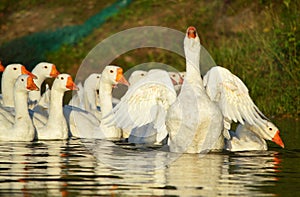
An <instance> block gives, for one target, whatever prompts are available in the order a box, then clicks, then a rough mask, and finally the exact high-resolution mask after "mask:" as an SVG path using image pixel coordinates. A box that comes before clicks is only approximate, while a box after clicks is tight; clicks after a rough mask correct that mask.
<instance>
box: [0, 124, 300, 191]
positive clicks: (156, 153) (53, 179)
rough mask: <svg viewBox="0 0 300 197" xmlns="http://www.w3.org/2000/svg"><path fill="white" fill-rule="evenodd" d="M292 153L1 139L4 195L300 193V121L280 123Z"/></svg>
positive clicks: (271, 147)
mask: <svg viewBox="0 0 300 197" xmlns="http://www.w3.org/2000/svg"><path fill="white" fill-rule="evenodd" d="M275 123H276V124H277V125H278V127H279V128H281V135H282V138H283V140H284V142H285V145H286V148H285V149H281V148H280V147H278V146H277V145H275V144H273V143H268V144H269V150H268V151H252V152H239V153H228V152H222V153H210V154H206V155H199V154H174V153H169V152H166V151H164V150H163V149H162V148H160V147H139V146H135V145H132V144H128V143H124V142H114V143H113V142H109V141H105V140H80V139H70V140H68V141H37V142H31V143H24V142H0V196H101V195H105V196H110V195H111V196H132V195H142V196H150V195H152V196H163V195H174V196H228V195H233V196H274V195H275V196H276V195H281V196H295V195H297V194H298V195H299V194H300V169H299V165H300V131H299V121H295V120H278V121H275Z"/></svg>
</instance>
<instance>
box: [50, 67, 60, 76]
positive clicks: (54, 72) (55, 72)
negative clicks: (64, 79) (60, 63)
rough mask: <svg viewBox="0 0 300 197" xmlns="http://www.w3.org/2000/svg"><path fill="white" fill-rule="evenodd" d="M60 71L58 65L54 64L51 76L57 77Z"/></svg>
mask: <svg viewBox="0 0 300 197" xmlns="http://www.w3.org/2000/svg"><path fill="white" fill-rule="evenodd" d="M59 74H60V73H59V72H58V70H57V69H56V66H55V65H54V64H53V65H52V69H51V72H50V76H51V77H57V76H58V75H59Z"/></svg>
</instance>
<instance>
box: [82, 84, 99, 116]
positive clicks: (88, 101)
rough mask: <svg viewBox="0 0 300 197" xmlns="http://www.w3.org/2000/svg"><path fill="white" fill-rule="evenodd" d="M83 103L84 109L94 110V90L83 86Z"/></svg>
mask: <svg viewBox="0 0 300 197" xmlns="http://www.w3.org/2000/svg"><path fill="white" fill-rule="evenodd" d="M84 104H85V109H86V110H88V111H89V110H91V109H92V110H95V109H96V108H97V107H96V90H94V89H93V88H89V87H84Z"/></svg>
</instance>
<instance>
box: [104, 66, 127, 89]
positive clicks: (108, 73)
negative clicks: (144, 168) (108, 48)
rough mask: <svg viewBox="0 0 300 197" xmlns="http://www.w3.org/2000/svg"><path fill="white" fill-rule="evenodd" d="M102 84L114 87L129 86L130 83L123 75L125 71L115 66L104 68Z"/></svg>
mask: <svg viewBox="0 0 300 197" xmlns="http://www.w3.org/2000/svg"><path fill="white" fill-rule="evenodd" d="M101 83H106V84H109V85H111V86H113V87H115V86H116V85H117V84H119V83H121V84H124V85H126V86H129V82H128V81H127V80H126V79H125V77H124V75H123V69H122V68H121V67H118V66H113V65H109V66H106V67H105V68H104V70H103V71H102V77H101Z"/></svg>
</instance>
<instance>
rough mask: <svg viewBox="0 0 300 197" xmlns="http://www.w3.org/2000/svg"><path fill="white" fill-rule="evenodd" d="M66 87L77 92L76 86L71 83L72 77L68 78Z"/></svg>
mask: <svg viewBox="0 0 300 197" xmlns="http://www.w3.org/2000/svg"><path fill="white" fill-rule="evenodd" d="M66 87H67V88H68V89H70V90H79V88H78V87H77V86H76V84H75V83H74V82H73V80H72V77H68V80H67V85H66Z"/></svg>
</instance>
